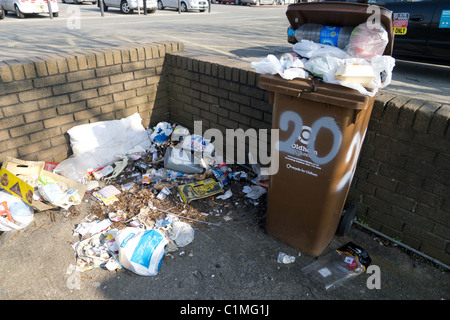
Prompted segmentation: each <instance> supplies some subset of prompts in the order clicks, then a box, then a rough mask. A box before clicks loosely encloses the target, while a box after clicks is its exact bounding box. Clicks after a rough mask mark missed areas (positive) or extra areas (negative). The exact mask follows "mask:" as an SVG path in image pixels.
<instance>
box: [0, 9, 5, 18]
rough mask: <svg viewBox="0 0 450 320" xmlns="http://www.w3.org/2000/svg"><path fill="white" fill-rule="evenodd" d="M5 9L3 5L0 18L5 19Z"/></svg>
mask: <svg viewBox="0 0 450 320" xmlns="http://www.w3.org/2000/svg"><path fill="white" fill-rule="evenodd" d="M5 14H6V13H5V9H3V8H2V7H0V20H1V19H3V18H4V17H5Z"/></svg>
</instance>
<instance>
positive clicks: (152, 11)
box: [147, 8, 156, 13]
mask: <svg viewBox="0 0 450 320" xmlns="http://www.w3.org/2000/svg"><path fill="white" fill-rule="evenodd" d="M155 12H156V8H155V9H150V10H147V13H155Z"/></svg>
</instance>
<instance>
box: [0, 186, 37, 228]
mask: <svg viewBox="0 0 450 320" xmlns="http://www.w3.org/2000/svg"><path fill="white" fill-rule="evenodd" d="M1 202H6V203H7V206H8V209H9V212H10V213H11V217H12V220H13V221H14V222H11V221H9V220H8V219H7V218H5V217H2V216H0V231H12V230H20V229H24V228H25V227H27V226H28V225H29V224H30V222H31V221H33V219H34V211H33V208H32V207H30V206H29V205H27V204H26V203H25V202H23V201H22V200H21V199H19V198H18V197H16V196H13V195H12V194H10V193H8V192H6V191H0V203H1ZM2 208H3V207H2Z"/></svg>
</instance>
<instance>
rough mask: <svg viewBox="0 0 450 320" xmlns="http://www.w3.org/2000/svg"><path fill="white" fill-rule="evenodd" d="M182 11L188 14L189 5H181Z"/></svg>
mask: <svg viewBox="0 0 450 320" xmlns="http://www.w3.org/2000/svg"><path fill="white" fill-rule="evenodd" d="M181 11H182V12H187V11H188V8H187V5H186V3H184V2H182V3H181Z"/></svg>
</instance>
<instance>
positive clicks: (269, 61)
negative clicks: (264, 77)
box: [250, 54, 284, 74]
mask: <svg viewBox="0 0 450 320" xmlns="http://www.w3.org/2000/svg"><path fill="white" fill-rule="evenodd" d="M250 65H251V66H252V68H254V69H255V71H256V73H267V74H280V73H282V72H283V69H284V68H283V66H282V64H281V62H280V60H279V59H278V58H277V57H275V56H274V55H273V54H269V55H268V56H267V57H265V58H264V59H262V60H260V61H257V62H252V63H251V64H250Z"/></svg>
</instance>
